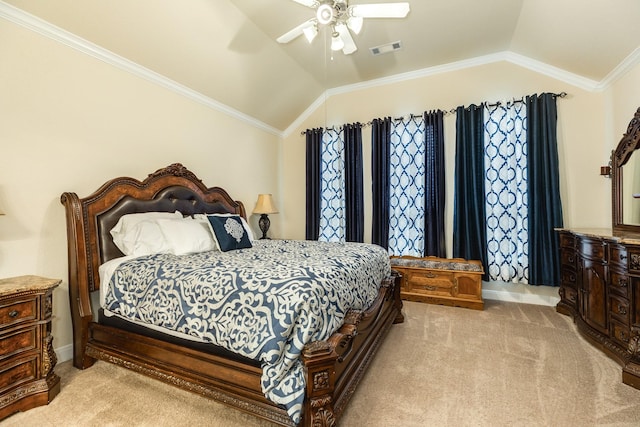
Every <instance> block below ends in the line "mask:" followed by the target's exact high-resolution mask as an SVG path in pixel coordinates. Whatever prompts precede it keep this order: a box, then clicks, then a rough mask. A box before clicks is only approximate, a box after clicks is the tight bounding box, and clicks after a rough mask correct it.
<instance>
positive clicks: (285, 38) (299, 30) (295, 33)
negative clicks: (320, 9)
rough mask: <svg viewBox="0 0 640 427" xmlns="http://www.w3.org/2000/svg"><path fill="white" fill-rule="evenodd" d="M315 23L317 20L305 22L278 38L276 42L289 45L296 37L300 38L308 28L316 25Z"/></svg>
mask: <svg viewBox="0 0 640 427" xmlns="http://www.w3.org/2000/svg"><path fill="white" fill-rule="evenodd" d="M315 21H316V20H315V19H309V20H308V21H305V22H303V23H302V24H300V25H298V26H297V27H295V28H293V29H291V30H289V31H288V32H286V33H284V34H283V35H281V36H280V37H278V38H277V39H276V41H277V42H278V43H289V42H290V41H291V40H293V39H295V38H296V37H300V36H301V35H302V34H303V33H304V30H305V29H306V28H309V27H313V26H314V25H315Z"/></svg>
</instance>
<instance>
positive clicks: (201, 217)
mask: <svg viewBox="0 0 640 427" xmlns="http://www.w3.org/2000/svg"><path fill="white" fill-rule="evenodd" d="M207 216H239V217H240V220H241V221H242V225H243V226H244V229H245V230H246V232H247V235H248V236H249V241H251V242H253V241H254V240H255V238H254V237H253V232H252V231H251V227H249V223H248V222H247V220H246V219H244V217H243V216H242V215H240V214H232V213H226V214H195V215H194V216H193V218H194V219H196V220H198V221H202V222H203V224H205V225H206V226H207V228H208V229H209V231H211V233H213V230H212V229H211V224H210V223H209V220H208V219H207Z"/></svg>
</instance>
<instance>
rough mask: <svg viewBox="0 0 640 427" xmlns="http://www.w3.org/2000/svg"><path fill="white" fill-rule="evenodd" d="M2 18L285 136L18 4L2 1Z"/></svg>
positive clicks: (0, 4)
mask: <svg viewBox="0 0 640 427" xmlns="http://www.w3.org/2000/svg"><path fill="white" fill-rule="evenodd" d="M0 18H4V19H6V20H7V21H9V22H12V23H14V24H16V25H20V26H22V27H24V28H26V29H28V30H31V31H33V32H35V33H38V34H40V35H42V36H45V37H47V38H49V39H51V40H54V41H56V42H58V43H61V44H63V45H65V46H68V47H70V48H72V49H75V50H77V51H79V52H82V53H84V54H86V55H89V56H91V57H93V58H96V59H98V60H100V61H103V62H105V63H107V64H110V65H113V66H114V67H117V68H119V69H121V70H123V71H126V72H128V73H131V74H133V75H136V76H138V77H140V78H142V79H144V80H147V81H149V82H151V83H154V84H156V85H158V86H161V87H163V88H165V89H168V90H170V91H172V92H175V93H177V94H179V95H182V96H184V97H186V98H189V99H191V100H193V101H196V102H198V103H200V104H203V105H205V106H207V107H209V108H212V109H214V110H217V111H219V112H221V113H224V114H226V115H228V116H231V117H233V118H235V119H238V120H240V121H243V122H245V123H247V124H249V125H251V126H254V127H256V128H258V129H261V130H263V131H265V132H268V133H271V134H273V135H276V136H279V137H282V132H280V131H279V130H278V129H276V128H274V127H272V126H269V125H267V124H266V123H263V122H261V121H260V120H258V119H256V118H254V117H251V116H248V115H246V114H244V113H242V112H240V111H238V110H236V109H234V108H231V107H229V106H228V105H226V104H223V103H221V102H219V101H216V100H215V99H213V98H210V97H208V96H205V95H203V94H202V93H200V92H198V91H195V90H193V89H190V88H189V87H187V86H184V85H181V84H180V83H178V82H176V81H174V80H171V79H169V78H167V77H165V76H163V75H161V74H158V73H156V72H155V71H152V70H150V69H148V68H145V67H143V66H141V65H140V64H137V63H135V62H133V61H130V60H128V59H126V58H124V57H122V56H119V55H116V54H115V53H113V52H111V51H109V50H107V49H104V48H102V47H100V46H98V45H96V44H94V43H91V42H89V41H87V40H85V39H83V38H81V37H78V36H77V35H75V34H73V33H70V32H69V31H66V30H63V29H62V28H60V27H56V26H55V25H52V24H50V23H49V22H47V21H45V20H43V19H40V18H38V17H36V16H34V15H31V14H29V13H27V12H25V11H23V10H21V9H18V8H17V7H14V6H12V5H9V4H7V3H5V2H3V1H0Z"/></svg>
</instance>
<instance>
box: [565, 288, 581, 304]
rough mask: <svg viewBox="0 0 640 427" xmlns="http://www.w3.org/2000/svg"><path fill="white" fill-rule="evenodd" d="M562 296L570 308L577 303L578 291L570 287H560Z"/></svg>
mask: <svg viewBox="0 0 640 427" xmlns="http://www.w3.org/2000/svg"><path fill="white" fill-rule="evenodd" d="M561 289H562V292H563V293H564V296H563V297H562V298H563V299H564V300H565V301H566V302H569V303H570V304H571V305H572V306H575V304H576V302H577V301H578V291H577V290H576V289H575V288H573V287H570V286H564V285H563V286H561Z"/></svg>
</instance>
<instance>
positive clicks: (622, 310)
mask: <svg viewBox="0 0 640 427" xmlns="http://www.w3.org/2000/svg"><path fill="white" fill-rule="evenodd" d="M618 313H620V314H622V315H625V314H627V307H625V306H624V305H622V304H618Z"/></svg>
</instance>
